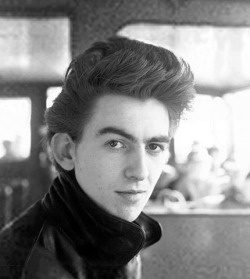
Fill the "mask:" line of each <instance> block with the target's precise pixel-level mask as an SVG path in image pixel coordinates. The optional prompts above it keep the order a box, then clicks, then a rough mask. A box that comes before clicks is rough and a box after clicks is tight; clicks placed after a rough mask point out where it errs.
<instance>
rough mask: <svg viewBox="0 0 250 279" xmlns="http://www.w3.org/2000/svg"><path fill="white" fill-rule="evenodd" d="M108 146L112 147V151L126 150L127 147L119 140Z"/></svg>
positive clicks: (111, 142)
mask: <svg viewBox="0 0 250 279" xmlns="http://www.w3.org/2000/svg"><path fill="white" fill-rule="evenodd" d="M107 145H108V146H109V147H111V148H112V149H121V148H125V145H124V144H123V143H121V142H120V141H118V140H111V141H109V142H108V143H107Z"/></svg>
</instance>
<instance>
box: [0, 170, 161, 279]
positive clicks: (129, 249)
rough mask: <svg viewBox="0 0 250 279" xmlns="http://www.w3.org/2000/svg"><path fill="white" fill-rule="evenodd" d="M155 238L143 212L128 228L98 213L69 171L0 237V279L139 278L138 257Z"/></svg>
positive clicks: (157, 231)
mask: <svg viewBox="0 0 250 279" xmlns="http://www.w3.org/2000/svg"><path fill="white" fill-rule="evenodd" d="M160 237H161V229H160V226H159V224H158V223H157V222H156V221H154V220H153V219H152V218H150V217H148V216H147V215H145V214H143V213H142V214H141V215H140V216H139V218H138V219H137V220H136V221H135V222H133V223H131V222H127V221H124V220H122V219H120V218H117V217H114V216H112V215H110V214H108V213H107V212H105V211H104V210H102V209H101V208H100V207H98V206H97V205H96V204H95V203H94V202H93V201H92V200H91V199H90V198H89V197H88V196H87V195H86V194H85V193H84V192H83V191H82V190H81V188H80V186H79V185H78V184H77V182H76V180H75V177H74V174H73V173H72V172H70V173H68V174H66V175H62V176H60V177H59V178H56V179H55V181H54V183H53V185H52V186H51V188H50V191H49V193H47V194H46V195H45V197H44V199H43V200H42V201H39V202H37V203H36V204H35V205H34V206H32V207H31V208H30V209H29V210H27V211H26V212H25V213H24V214H23V215H22V216H20V218H18V219H17V220H15V221H14V222H13V223H12V224H10V225H9V226H8V227H7V228H5V229H4V230H3V231H2V232H1V233H0V278H1V279H3V278H5V279H7V278H8V279H30V278H32V279H35V278H39V279H52V278H58V279H59V278H60V279H62V278H63V279H105V278H106V279H138V278H140V269H139V266H140V264H139V260H140V257H137V254H138V253H139V252H140V251H141V249H143V248H145V247H147V246H149V245H152V244H153V243H154V242H156V241H158V240H159V238H160Z"/></svg>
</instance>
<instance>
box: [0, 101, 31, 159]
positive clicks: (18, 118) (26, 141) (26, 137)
mask: <svg viewBox="0 0 250 279" xmlns="http://www.w3.org/2000/svg"><path fill="white" fill-rule="evenodd" d="M30 117H31V100H30V99H29V98H1V99H0V131H1V133H0V160H1V161H18V160H23V159H25V158H28V157H29V155H30V146H31V126H30Z"/></svg>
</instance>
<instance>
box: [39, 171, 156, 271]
mask: <svg viewBox="0 0 250 279" xmlns="http://www.w3.org/2000/svg"><path fill="white" fill-rule="evenodd" d="M42 205H43V207H44V209H45V211H46V212H47V215H48V217H49V218H50V220H51V221H52V222H53V224H54V225H55V226H56V227H57V228H58V229H59V230H60V231H62V232H63V233H64V234H65V235H66V236H67V237H68V239H69V240H70V242H71V243H72V245H73V246H74V247H75V249H76V251H77V252H78V254H79V255H80V256H81V257H84V258H85V259H86V260H87V261H88V262H90V263H91V264H97V265H101V266H120V265H125V264H127V263H128V262H129V261H130V260H131V259H132V258H133V257H134V256H136V255H137V254H138V253H139V252H140V251H141V249H143V248H145V247H147V246H150V245H152V244H153V243H155V242H157V241H158V240H159V239H160V238H161V227H160V225H159V223H158V222H156V221H155V220H154V219H152V218H151V217H149V216H147V215H146V214H144V213H141V214H140V216H139V217H138V218H137V219H136V220H135V221H134V222H128V221H126V220H123V219H121V218H118V217H116V216H113V215H111V214H109V213H108V212H106V211H105V210H103V209H102V208H100V207H99V206H98V205H97V204H96V203H95V202H94V201H93V200H92V199H91V198H89V197H88V196H87V194H86V193H85V192H84V191H83V190H82V189H81V188H80V186H79V185H78V183H77V181H76V178H75V174H74V172H73V171H71V172H68V173H64V174H61V175H59V177H57V178H56V179H55V180H54V182H53V184H52V185H51V187H50V190H49V192H48V193H47V194H46V195H45V197H44V199H43V200H42Z"/></svg>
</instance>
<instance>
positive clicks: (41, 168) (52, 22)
mask: <svg viewBox="0 0 250 279" xmlns="http://www.w3.org/2000/svg"><path fill="white" fill-rule="evenodd" d="M249 15H250V3H249V1H243V0H242V1H233V0H223V1H216V0H212V1H205V0H189V1H187V0H155V1H150V0H135V1H123V0H107V1H100V0H91V1H90V0H82V1H80V0H79V1H77V0H74V1H72V0H44V1H38V0H23V1H17V0H8V1H7V0H0V228H1V227H2V226H4V225H5V224H7V223H8V222H9V221H11V220H12V219H13V218H15V217H16V216H18V215H19V214H20V213H21V212H22V211H23V210H25V209H26V208H27V207H28V206H29V205H31V204H32V203H33V202H35V201H36V200H38V199H40V198H41V197H42V196H43V195H44V193H45V192H46V191H47V190H48V188H49V186H50V183H51V181H52V179H53V177H54V176H55V175H56V173H55V170H54V168H53V167H52V166H51V163H50V161H49V159H48V156H47V154H46V152H45V151H44V150H43V148H42V145H41V140H42V137H43V135H44V133H45V127H44V122H43V115H44V111H45V109H46V108H48V107H49V106H51V104H52V102H53V99H54V98H55V97H56V96H57V95H58V94H59V93H60V90H61V85H62V79H63V76H64V74H65V71H66V68H67V66H68V64H69V62H70V60H71V59H72V58H73V57H74V56H75V55H77V54H78V53H79V52H82V51H83V50H84V49H86V48H88V47H89V46H90V45H91V43H93V42H94V41H96V40H103V39H105V38H107V37H110V36H112V35H115V34H118V35H122V36H127V37H130V38H135V39H139V40H142V41H145V42H149V43H152V44H155V45H159V46H163V47H167V48H168V49H170V50H172V51H173V52H174V53H176V55H178V56H180V57H183V58H184V59H185V60H186V61H188V62H189V64H190V66H191V68H192V70H193V72H194V75H195V80H196V90H197V93H198V94H197V98H196V99H195V102H194V104H193V108H192V112H190V113H188V112H185V113H184V115H183V117H182V120H181V122H180V125H179V129H178V131H177V133H176V137H175V139H174V140H173V141H172V142H171V146H170V151H169V163H168V164H167V165H166V167H165V169H164V172H163V173H162V176H161V177H160V179H159V181H158V183H157V185H156V188H155V191H154V192H153V194H152V197H151V199H150V201H149V204H148V207H147V209H146V210H147V211H148V212H151V213H152V214H153V213H156V212H158V213H159V212H163V213H164V214H168V213H170V214H172V213H175V214H190V215H189V216H191V215H192V214H197V212H202V213H204V212H206V213H207V214H211V211H212V212H213V214H218V215H221V214H227V213H228V212H232V210H237V214H239V215H246V214H248V213H249V212H250V211H249V209H250V109H249V107H250V72H249V65H250V17H249ZM190 218H191V219H192V217H190ZM191 219H190V220H191ZM159 278H160V277H159ZM162 278H164V277H162ZM169 278H170V277H169ZM178 278H182V277H178ZM193 278H195V276H194V277H193ZM193 278H192V279H193ZM202 278H203V277H202ZM204 278H205V277H204ZM225 278H230V277H225ZM232 278H233V277H232ZM235 278H237V277H235ZM235 278H234V279H235ZM238 278H239V277H238ZM242 278H243V277H242ZM245 278H249V277H245Z"/></svg>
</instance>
